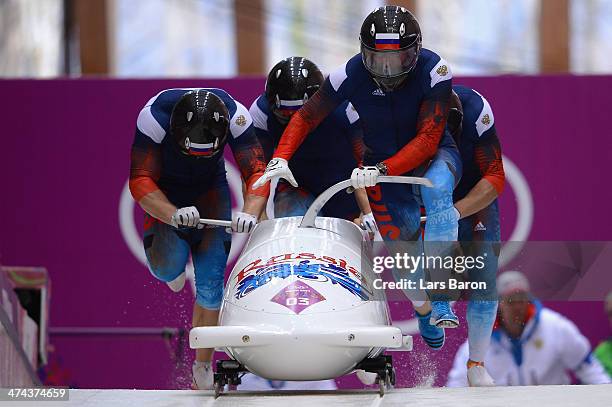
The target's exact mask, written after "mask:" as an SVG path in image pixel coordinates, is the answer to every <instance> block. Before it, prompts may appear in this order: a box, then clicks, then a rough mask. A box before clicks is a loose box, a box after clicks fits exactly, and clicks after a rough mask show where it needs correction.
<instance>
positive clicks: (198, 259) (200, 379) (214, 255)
mask: <svg viewBox="0 0 612 407" xmlns="http://www.w3.org/2000/svg"><path fill="white" fill-rule="evenodd" d="M196 207H197V208H198V211H199V212H200V215H201V216H202V217H204V218H211V219H230V218H231V203H230V192H229V186H228V184H227V181H226V180H225V176H223V177H222V179H221V180H219V181H218V182H217V183H216V185H214V186H213V187H212V188H211V189H210V190H208V191H207V192H206V193H204V194H203V195H202V196H200V197H199V198H198V200H197V202H196ZM231 239H232V236H231V234H230V233H227V232H226V231H225V228H222V227H218V228H205V229H202V230H199V231H194V232H193V239H192V242H193V244H192V247H191V255H192V258H193V266H194V273H195V287H196V302H195V304H194V307H193V320H192V325H193V326H194V327H197V326H214V325H217V323H218V319H219V308H220V307H221V300H222V298H223V281H224V277H225V267H226V264H227V257H228V255H229V251H230V248H231ZM213 352H214V349H197V350H196V361H195V363H194V366H193V375H194V383H195V384H196V386H195V387H197V388H199V389H207V388H210V386H212V369H211V366H210V362H211V360H212V355H213Z"/></svg>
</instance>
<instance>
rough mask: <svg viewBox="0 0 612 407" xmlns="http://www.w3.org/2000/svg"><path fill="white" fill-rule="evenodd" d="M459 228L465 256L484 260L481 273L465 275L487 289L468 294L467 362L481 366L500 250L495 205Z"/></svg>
mask: <svg viewBox="0 0 612 407" xmlns="http://www.w3.org/2000/svg"><path fill="white" fill-rule="evenodd" d="M459 224H460V226H459V239H460V241H461V242H462V247H463V248H464V254H465V255H470V256H483V257H484V267H483V268H482V269H478V268H477V267H473V268H471V269H470V270H468V272H469V278H470V281H479V282H480V281H483V282H485V283H486V284H487V289H486V290H473V291H471V292H470V293H469V302H468V307H467V321H468V343H469V358H470V360H471V361H473V362H483V361H484V357H485V355H486V353H487V350H488V348H489V343H490V340H491V332H492V330H493V324H494V323H495V317H496V315H497V295H496V289H495V277H496V274H497V262H498V258H499V246H500V225H499V211H498V205H497V201H494V202H493V203H492V204H491V205H489V206H488V207H486V208H484V209H483V210H481V211H479V212H477V213H475V214H473V215H471V216H469V217H467V218H464V219H461V220H460V221H459Z"/></svg>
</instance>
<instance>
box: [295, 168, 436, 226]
mask: <svg viewBox="0 0 612 407" xmlns="http://www.w3.org/2000/svg"><path fill="white" fill-rule="evenodd" d="M382 182H385V183H395V184H417V185H424V186H426V187H433V184H432V183H431V181H430V180H429V179H427V178H421V177H402V176H397V175H385V176H380V177H378V183H382ZM349 187H351V180H350V179H347V180H344V181H340V182H338V183H337V184H335V185H332V186H331V187H329V188H327V189H326V190H325V191H323V192H322V193H321V195H319V196H318V197H317V198H316V199H315V200H314V202H313V203H312V204H311V205H310V207H309V208H308V210H307V211H306V214H305V215H304V217H303V218H302V223H300V227H301V228H312V227H314V225H315V219H316V218H317V215H318V214H319V211H320V210H321V208H322V207H323V205H325V204H326V203H327V201H329V200H330V199H331V198H332V197H333V196H334V195H336V194H337V193H338V192H340V191H345V190H346V189H347V188H349ZM351 189H352V188H351Z"/></svg>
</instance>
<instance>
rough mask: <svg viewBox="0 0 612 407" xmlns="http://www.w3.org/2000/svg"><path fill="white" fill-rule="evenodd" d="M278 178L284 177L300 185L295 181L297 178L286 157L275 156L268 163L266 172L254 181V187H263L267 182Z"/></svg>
mask: <svg viewBox="0 0 612 407" xmlns="http://www.w3.org/2000/svg"><path fill="white" fill-rule="evenodd" d="M276 178H284V179H286V180H287V181H289V183H290V184H291V185H293V186H294V187H297V186H298V183H297V182H296V181H295V178H294V177H293V174H292V173H291V170H290V169H289V164H288V163H287V160H285V159H284V158H273V159H271V160H270V162H269V163H268V166H267V167H266V171H265V172H264V174H263V175H262V176H261V177H259V179H258V180H257V181H255V182H254V183H253V189H257V188H259V187H262V186H264V185H265V184H266V182H268V181H272V180H273V179H276Z"/></svg>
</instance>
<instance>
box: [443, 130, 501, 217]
mask: <svg viewBox="0 0 612 407" xmlns="http://www.w3.org/2000/svg"><path fill="white" fill-rule="evenodd" d="M492 130H493V131H492V133H491V134H490V135H487V136H486V137H485V138H484V139H479V141H478V143H477V144H476V149H475V154H474V159H475V160H476V163H477V164H478V167H479V168H480V173H481V174H482V175H483V176H482V178H481V179H480V181H478V183H477V184H476V185H474V187H473V188H472V189H471V190H470V192H468V194H467V195H466V196H465V197H464V198H463V199H461V200H459V201H458V202H456V203H455V208H457V210H458V211H459V214H460V216H461V218H465V217H467V216H470V215H473V214H474V213H476V212H478V211H480V210H482V209H484V208H486V207H487V206H489V205H490V204H491V203H492V202H493V201H494V200H495V199H497V197H498V196H499V194H501V192H502V190H503V189H504V184H505V180H506V176H505V173H504V163H503V161H502V154H501V146H500V144H499V139H498V137H497V133H496V132H495V128H492Z"/></svg>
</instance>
